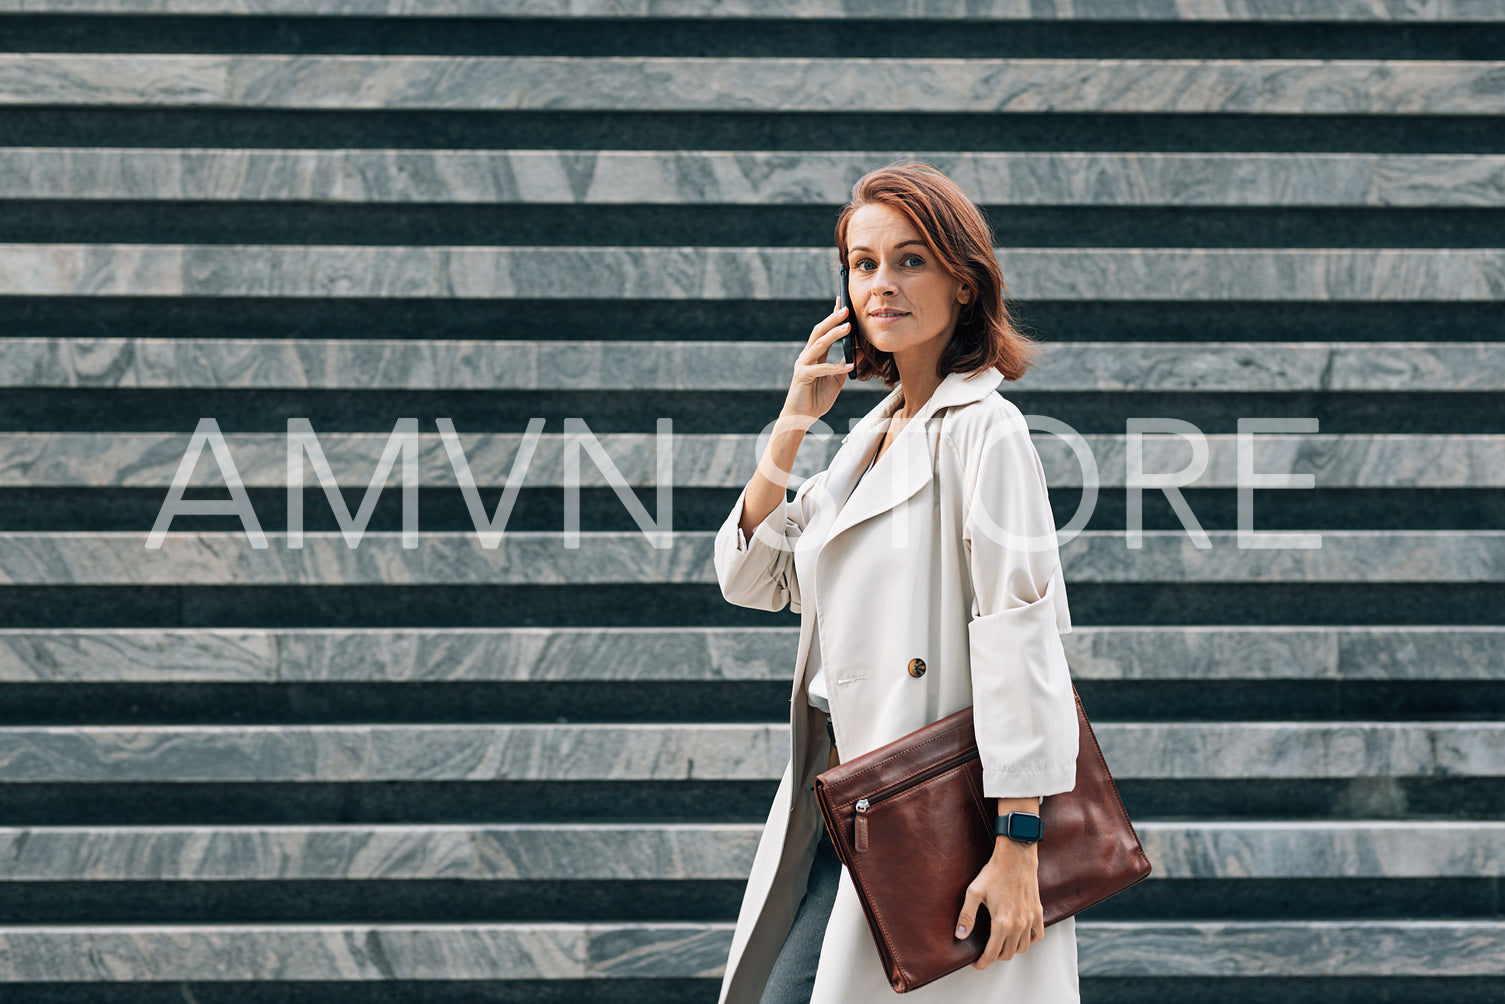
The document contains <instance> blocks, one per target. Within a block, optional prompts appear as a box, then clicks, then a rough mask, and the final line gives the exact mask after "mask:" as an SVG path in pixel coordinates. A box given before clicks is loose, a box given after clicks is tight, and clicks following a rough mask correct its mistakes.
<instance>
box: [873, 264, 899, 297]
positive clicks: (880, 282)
mask: <svg viewBox="0 0 1505 1004" xmlns="http://www.w3.org/2000/svg"><path fill="white" fill-rule="evenodd" d="M873 290H874V292H878V293H893V292H896V291H897V290H898V285H897V283H896V282H895V280H894V273H893V270H892V269H891V268H889V267H888V266H887V265H879V266H878V268H877V270H875V271H874V272H873Z"/></svg>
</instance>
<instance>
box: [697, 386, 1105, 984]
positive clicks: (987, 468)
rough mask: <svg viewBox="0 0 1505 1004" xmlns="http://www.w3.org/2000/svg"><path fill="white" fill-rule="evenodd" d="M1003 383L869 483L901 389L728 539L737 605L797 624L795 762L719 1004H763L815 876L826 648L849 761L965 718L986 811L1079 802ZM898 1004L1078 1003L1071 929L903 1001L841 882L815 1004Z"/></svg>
mask: <svg viewBox="0 0 1505 1004" xmlns="http://www.w3.org/2000/svg"><path fill="white" fill-rule="evenodd" d="M1002 379H1003V377H1002V374H1001V373H999V372H998V371H997V370H996V369H988V370H984V371H979V372H978V373H974V374H970V375H969V374H961V373H952V374H949V375H948V376H946V378H945V379H944V380H942V381H941V383H940V385H939V386H938V387H937V388H936V390H935V393H934V394H933V395H932V396H931V398H930V400H929V401H927V402H926V403H925V405H924V407H922V408H921V409H920V411H919V413H918V414H916V415H915V417H914V418H913V419H911V420H910V421H909V422H908V424H906V425H905V426H904V427H903V428H902V429H901V430H900V432H899V434H898V435H897V436H896V437H895V439H894V441H893V442H892V443H891V444H890V445H889V448H888V450H886V451H885V452H884V454H883V456H882V457H880V458H879V459H878V462H877V464H876V465H875V466H874V467H873V468H872V470H870V471H868V472H867V473H866V474H865V475H863V474H862V472H863V470H864V468H865V467H866V466H867V463H868V461H869V460H870V459H871V458H872V455H873V451H874V450H875V449H876V448H877V445H878V441H879V440H880V439H881V438H882V436H883V433H884V430H885V428H886V423H887V421H888V418H889V416H890V415H892V414H893V412H894V411H895V410H896V408H897V407H898V406H899V404H900V403H901V402H900V398H901V396H902V386H900V387H895V388H894V389H893V391H892V392H891V393H890V394H889V395H888V396H887V397H886V398H884V400H883V401H882V402H880V403H879V404H878V405H877V406H875V407H874V408H873V409H872V410H871V411H869V412H868V413H867V415H865V416H864V417H863V419H862V421H861V422H860V423H859V424H858V425H857V426H856V427H855V428H853V430H852V431H851V432H850V433H849V434H848V435H847V436H846V437H845V438H843V440H842V446H841V448H840V449H839V450H838V451H837V452H836V455H835V456H834V457H833V458H832V460H831V463H830V465H829V466H828V467H827V469H826V470H824V471H821V472H820V473H819V474H816V475H814V476H813V477H811V478H809V479H807V480H806V481H804V482H803V483H802V484H801V485H800V486H799V489H798V491H797V493H796V495H795V498H794V500H793V501H786V502H782V503H781V504H780V505H778V506H777V507H775V509H774V511H773V512H772V513H770V514H769V516H768V518H767V519H766V520H764V522H763V523H761V524H759V526H758V527H757V528H756V529H755V530H754V532H753V535H752V539H751V540H748V539H746V538H745V537H744V535H743V534H742V531H741V529H740V527H739V524H740V522H741V520H742V507H743V503H744V501H745V498H746V490H745V489H744V490H743V493H742V495H741V496H740V497H739V498H738V499H737V503H736V505H735V506H734V508H733V509H732V512H731V514H730V515H729V516H728V517H727V518H726V521H725V522H724V523H723V524H722V526H721V528H720V530H719V531H718V532H717V535H716V545H715V565H716V575H717V578H718V579H719V581H720V583H721V590H722V593H723V594H724V595H725V596H726V598H727V599H728V600H729V601H731V602H732V603H736V604H738V605H740V606H746V607H755V608H758V609H762V610H780V609H782V608H783V607H784V605H785V604H786V603H787V604H789V606H790V609H791V610H792V611H794V612H796V613H799V614H800V640H799V649H798V655H797V657H796V661H795V667H794V682H793V691H792V695H791V698H790V760H789V764H788V766H787V767H786V768H785V770H784V775H783V778H782V780H781V781H780V782H779V788H778V793H777V794H776V795H775V796H774V802H773V806H772V808H771V809H770V810H769V813H768V822H767V824H766V826H765V827H764V830H763V834H762V837H761V839H760V841H759V844H758V849H757V852H756V854H755V855H754V859H753V866H752V872H751V876H750V878H749V879H748V883H747V891H746V893H745V895H744V898H743V901H742V907H741V911H740V912H739V914H738V917H737V925H736V929H735V932H734V934H733V936H732V945H731V951H730V953H729V956H728V959H727V963H726V971H725V975H724V977H723V979H722V985H721V996H720V1002H721V1004H758V999H759V997H760V995H761V994H762V991H763V986H764V984H765V983H766V982H767V979H768V974H769V972H770V971H771V970H772V968H773V962H774V959H775V957H776V956H777V955H778V952H779V948H780V946H781V945H782V944H783V942H784V938H785V935H786V934H787V933H788V931H789V929H790V926H791V925H792V924H793V921H794V914H795V910H796V909H797V908H798V906H799V903H800V899H801V898H802V897H803V896H804V894H805V883H806V879H807V876H808V874H809V871H810V865H811V862H812V861H813V860H814V855H815V845H816V843H817V841H818V839H819V836H820V827H821V821H820V811H819V809H818V808H817V806H816V802H815V795H814V790H813V785H814V781H815V775H816V774H818V773H820V772H822V771H824V770H825V769H826V756H825V750H826V741H825V736H824V730H822V731H821V732H820V733H818V734H814V730H815V728H816V727H817V725H816V723H817V722H818V721H819V719H818V718H817V717H816V715H817V714H818V713H817V712H814V711H813V710H812V709H811V707H810V705H809V704H808V702H807V691H806V684H807V682H808V681H807V680H806V679H805V673H806V668H807V666H808V662H809V654H810V646H811V642H812V638H813V637H814V636H815V634H816V632H818V633H819V643H820V652H821V658H822V662H823V665H824V666H825V673H826V680H827V688H826V689H827V692H828V695H829V698H828V699H829V701H830V704H831V718H832V725H833V727H834V728H835V730H836V745H837V748H838V749H839V750H840V751H841V755H842V757H843V758H844V759H851V758H852V757H854V756H857V755H859V754H861V753H865V752H867V751H869V750H873V749H876V748H877V747H879V746H881V745H883V744H884V743H887V742H891V741H892V740H894V739H898V738H899V737H901V736H903V735H904V734H906V733H908V732H912V731H914V730H915V729H917V728H920V727H921V726H924V725H928V724H929V723H931V722H934V721H936V720H938V719H940V718H943V717H945V716H946V715H949V714H951V713H952V712H955V711H960V710H961V709H962V708H965V707H967V706H968V705H972V707H973V715H974V722H975V727H976V732H977V742H978V749H979V752H980V754H981V759H982V766H983V794H984V795H986V796H987V797H989V798H1008V797H1017V796H1028V795H1051V794H1056V793H1058V792H1064V791H1070V790H1071V789H1072V788H1073V787H1074V786H1075V783H1076V756H1077V718H1076V704H1075V700H1074V698H1073V697H1072V692H1071V677H1070V672H1069V670H1068V668H1067V665H1066V654H1065V651H1064V649H1063V647H1062V644H1061V639H1060V635H1061V634H1063V633H1065V632H1068V631H1070V630H1071V619H1070V615H1069V613H1068V610H1067V606H1066V588H1065V583H1064V581H1063V580H1062V576H1061V567H1060V559H1059V556H1058V553H1057V549H1056V536H1055V522H1054V519H1053V518H1052V516H1051V510H1050V503H1049V498H1048V496H1047V491H1046V484H1045V472H1044V469H1043V467H1042V466H1041V464H1040V459H1039V456H1038V454H1037V453H1036V452H1035V449H1034V445H1033V444H1032V443H1031V442H1030V439H1029V432H1028V429H1027V428H1026V426H1025V423H1024V419H1023V416H1022V415H1021V414H1020V413H1019V409H1018V408H1016V407H1015V406H1014V405H1013V404H1012V403H1010V402H1008V401H1006V400H1005V399H1004V398H1003V397H1001V396H1000V395H998V394H996V393H994V391H995V390H996V389H997V387H998V385H999V383H1000V381H1001V380H1002ZM859 477H860V481H859ZM854 484H855V490H854V488H853V486H854ZM849 495H850V497H848V496H849ZM843 500H844V504H843ZM916 658H918V659H923V660H924V663H925V667H926V670H925V672H924V673H923V674H922V675H921V676H919V677H915V676H913V675H911V673H910V672H909V665H910V661H911V660H912V659H916ZM1044 839H1045V840H1049V839H1050V833H1049V832H1048V831H1047V832H1046V834H1045V837H1044ZM957 906H958V912H960V906H961V904H960V902H958V904H957ZM885 999H892V1000H904V1001H908V1002H912V1004H935V1002H945V1004H981V1002H984V1001H986V1002H989V1004H994V1002H998V1001H1015V1000H1018V1001H1032V1002H1034V1004H1076V1002H1079V1000H1080V998H1079V996H1078V990H1077V949H1076V926H1075V921H1074V919H1073V918H1067V919H1065V920H1062V921H1060V922H1058V923H1056V924H1052V925H1051V926H1049V927H1047V928H1046V929H1045V934H1044V937H1043V938H1042V939H1041V940H1040V941H1037V942H1035V943H1034V944H1032V945H1030V946H1029V948H1028V950H1027V951H1025V952H1023V953H1022V954H1016V955H1015V956H1014V957H1013V958H1011V959H1008V960H1003V959H999V960H998V961H996V962H994V963H993V964H992V965H990V966H989V967H988V968H987V969H985V970H977V969H974V968H972V967H971V966H966V967H964V968H962V969H960V970H958V971H956V972H954V973H951V974H949V975H947V976H944V977H942V978H941V979H939V980H936V981H935V982H933V983H930V984H927V985H926V986H923V987H920V988H919V989H917V990H913V991H910V992H909V993H907V994H903V995H900V994H896V993H895V992H894V991H893V989H892V988H891V987H890V986H889V984H888V980H887V979H886V978H885V976H884V972H883V966H882V963H881V962H880V960H879V956H878V950H877V947H876V945H875V944H874V943H873V937H872V933H871V932H870V930H869V929H868V925H867V920H866V918H865V916H864V915H863V912H862V906H861V904H860V903H859V901H858V899H857V894H856V890H855V887H854V886H853V885H852V881H851V876H850V875H849V874H848V872H847V870H846V869H845V868H843V869H842V875H841V883H840V887H839V890H838V892H837V895H836V903H835V906H834V907H833V909H832V911H831V919H830V922H829V924H828V925H827V928H826V934H825V940H824V941H823V942H822V944H821V958H820V966H819V970H818V972H817V974H816V979H815V990H814V995H813V997H812V999H811V1004H854V1002H856V1004H866V1002H868V1001H876V1000H885Z"/></svg>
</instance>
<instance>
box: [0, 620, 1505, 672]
mask: <svg viewBox="0 0 1505 1004" xmlns="http://www.w3.org/2000/svg"><path fill="white" fill-rule="evenodd" d="M1061 640H1062V642H1063V643H1064V645H1065V648H1066V655H1067V658H1068V660H1069V661H1070V664H1071V673H1072V676H1073V677H1074V678H1076V679H1078V680H1141V681H1156V680H1163V681H1178V680H1202V681H1212V680H1271V681H1275V680H1330V681H1334V682H1339V681H1414V682H1420V681H1436V682H1441V681H1489V680H1505V628H1499V627H1389V626H1387V627H1217V626H1205V627H1204V626H1197V627H1085V626H1077V627H1074V628H1073V629H1072V631H1071V633H1069V634H1067V635H1063V636H1062V639H1061ZM798 644H799V631H798V629H795V628H783V627H777V628H773V627H769V628H599V629H598V628H529V627H524V628H370V629H347V628H293V629H284V630H257V629H250V628H198V629H191V628H185V629H156V628H127V629H115V628H66V629H45V628H43V629H37V628H10V629H0V684H29V683H269V684H270V683H372V684H383V683H475V682H504V683H545V682H556V683H576V682H580V683H584V682H596V681H599V682H619V683H625V682H632V683H642V682H679V681H683V682H695V683H702V682H703V683H713V682H720V681H726V682H736V681H751V682H757V681H767V682H778V681H785V680H788V679H789V674H790V670H791V667H793V665H794V660H795V654H796V651H795V650H796V648H797V647H798Z"/></svg>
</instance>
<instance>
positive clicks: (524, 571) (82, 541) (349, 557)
mask: <svg viewBox="0 0 1505 1004" xmlns="http://www.w3.org/2000/svg"><path fill="white" fill-rule="evenodd" d="M1257 515H1258V510H1257V509H1256V517H1257ZM225 518H226V519H227V520H230V519H233V517H225ZM1256 531H1257V532H1256V536H1255V537H1254V543H1253V544H1252V545H1251V546H1245V547H1240V546H1239V538H1238V534H1237V532H1236V531H1231V530H1228V531H1225V530H1215V531H1210V532H1207V533H1206V535H1205V537H1206V543H1207V544H1208V546H1207V547H1205V548H1202V547H1197V546H1194V542H1193V537H1192V536H1191V535H1190V534H1189V533H1187V532H1185V531H1178V530H1146V531H1144V532H1143V534H1142V540H1141V541H1140V545H1141V546H1139V547H1137V548H1131V547H1129V546H1128V545H1129V543H1130V542H1129V540H1128V536H1127V534H1126V533H1125V532H1124V531H1115V530H1087V531H1083V532H1082V533H1079V534H1077V535H1076V536H1075V537H1068V535H1066V534H1062V535H1061V543H1060V552H1061V561H1062V564H1063V566H1064V568H1065V577H1066V581H1067V582H1068V583H1070V582H1074V581H1076V582H1177V583H1181V582H1269V583H1274V582H1500V581H1505V531H1497V530H1438V531H1422V530H1416V531H1410V530H1407V531H1400V530H1395V531H1392V530H1324V531H1321V533H1320V534H1317V533H1311V534H1308V533H1306V532H1303V533H1301V534H1298V535H1297V536H1298V537H1299V538H1302V539H1304V538H1306V537H1311V538H1312V542H1313V543H1314V544H1315V545H1316V546H1301V542H1300V540H1299V539H1298V540H1291V539H1288V538H1287V537H1286V536H1279V537H1277V536H1272V535H1273V534H1275V533H1276V532H1275V531H1271V530H1258V527H1257V523H1256ZM487 533H488V536H489V537H490V539H491V540H492V541H494V543H495V546H494V547H491V548H488V547H486V546H485V544H484V543H483V542H482V540H481V538H480V535H479V534H478V533H476V532H458V531H444V532H430V533H418V534H416V535H415V536H416V541H417V544H416V546H414V547H411V548H408V547H404V546H403V537H404V535H403V534H402V533H400V532H397V531H380V532H376V531H372V532H367V533H364V534H363V535H361V536H360V537H359V538H358V543H357V544H356V546H354V547H352V546H351V545H350V543H349V542H347V540H346V537H345V535H344V534H342V533H339V532H333V531H331V532H322V531H321V532H318V533H312V532H309V533H304V534H303V535H302V542H301V546H300V547H297V548H293V547H289V546H288V543H289V536H290V535H289V534H288V533H285V532H282V531H278V532H275V533H261V534H260V535H259V537H258V536H257V535H256V534H255V533H253V532H252V531H250V530H244V531H234V532H231V531H217V532H207V531H204V532H201V531H186V530H185V531H169V532H165V533H163V534H162V539H161V542H160V544H161V546H160V547H156V548H152V547H149V546H148V545H149V543H150V537H151V534H149V533H137V532H127V531H100V532H92V531H61V532H51V531H22V532H11V533H3V532H0V584H5V585H84V584H88V585H142V586H148V585H158V586H166V585H352V584H369V585H423V584H436V583H446V584H483V583H495V584H535V585H566V584H579V583H644V584H647V583H701V584H714V583H715V582H716V581H717V579H716V573H715V566H714V562H713V558H714V554H713V551H714V545H715V533H714V532H711V531H705V530H694V531H672V530H661V529H653V528H645V529H644V531H643V532H609V531H593V532H583V533H579V534H578V535H576V538H577V539H576V540H575V541H574V543H575V544H576V545H577V546H568V545H569V544H570V543H571V541H570V538H569V536H568V535H566V534H565V533H563V532H558V533H556V532H548V531H505V530H497V531H487ZM1288 533H1294V531H1291V532H1288ZM352 539H357V538H355V537H354V536H352ZM659 541H663V542H665V543H666V544H667V546H664V547H658V546H655V545H656V543H658V542H659ZM1277 544H1278V545H1280V546H1278V547H1277V546H1274V545H1277Z"/></svg>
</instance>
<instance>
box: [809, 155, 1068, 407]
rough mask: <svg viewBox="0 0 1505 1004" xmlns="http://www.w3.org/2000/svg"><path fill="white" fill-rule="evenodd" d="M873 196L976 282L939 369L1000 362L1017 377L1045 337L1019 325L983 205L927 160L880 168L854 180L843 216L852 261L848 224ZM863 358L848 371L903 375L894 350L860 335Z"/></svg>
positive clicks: (951, 267)
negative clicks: (885, 349)
mask: <svg viewBox="0 0 1505 1004" xmlns="http://www.w3.org/2000/svg"><path fill="white" fill-rule="evenodd" d="M873 203H880V204H882V205H885V206H888V207H890V208H891V209H895V210H898V211H899V212H900V213H903V214H904V216H905V217H907V218H908V219H909V222H910V223H912V224H914V227H915V229H916V230H918V231H919V232H920V235H921V236H922V237H923V238H924V239H925V243H926V244H927V245H929V247H930V252H931V254H933V255H935V257H936V259H937V260H938V261H939V262H940V263H941V267H942V268H944V269H945V270H946V271H947V273H949V274H950V275H951V276H952V277H953V278H955V279H957V280H958V281H960V282H963V283H965V284H966V285H967V286H969V287H971V289H972V291H973V294H974V295H973V296H972V297H971V299H970V300H968V302H967V303H965V304H963V305H962V309H961V315H960V316H959V317H958V318H957V321H956V330H955V331H954V332H952V336H951V342H950V344H948V345H947V346H946V350H945V351H944V352H942V353H941V357H940V360H939V361H938V363H937V365H936V375H937V376H939V377H941V378H942V379H945V377H946V375H947V374H948V373H958V372H959V373H975V372H977V371H979V370H984V369H987V368H989V367H993V368H995V369H997V370H999V371H1000V372H1001V373H1002V374H1003V376H1004V378H1005V379H1007V380H1018V379H1019V378H1020V377H1021V376H1023V375H1024V371H1025V370H1026V369H1028V368H1029V366H1030V364H1031V363H1032V362H1034V360H1035V357H1036V355H1037V353H1038V352H1039V344H1038V343H1037V342H1035V341H1033V340H1032V339H1030V338H1029V337H1028V336H1027V335H1025V334H1024V333H1023V332H1021V331H1020V330H1019V329H1018V328H1017V327H1016V326H1015V320H1014V317H1013V316H1012V314H1011V313H1010V311H1009V307H1008V303H1007V301H1006V299H1005V297H1006V293H1007V288H1006V287H1005V285H1004V282H1003V271H1002V270H1001V269H1000V268H999V267H998V259H997V257H996V256H995V255H994V254H993V231H992V228H991V227H989V226H988V221H987V219H986V218H984V216H983V214H982V210H980V209H978V208H977V206H976V205H975V204H973V202H972V200H971V199H969V198H967V196H966V194H965V193H964V192H962V190H961V189H960V188H959V187H957V184H956V182H954V181H952V180H951V179H950V178H948V177H946V176H945V175H944V174H942V173H941V172H940V171H938V170H936V169H935V168H933V167H931V166H930V165H928V164H922V163H919V162H917V161H900V162H897V163H894V164H890V165H888V166H887V167H880V168H878V169H877V170H876V171H871V172H869V173H868V174H865V175H863V176H862V178H860V179H859V180H858V182H857V184H855V185H853V186H852V201H851V202H849V203H847V205H846V206H844V207H842V210H841V213H840V215H839V216H837V218H836V252H837V255H838V256H839V257H840V259H841V263H842V265H847V264H848V262H847V227H848V224H849V223H850V222H851V219H852V214H853V213H855V212H856V211H857V210H858V209H860V208H862V207H863V206H866V205H871V204H873ZM857 345H858V349H859V350H860V351H858V353H857V364H856V365H855V366H853V367H852V370H851V372H850V373H849V374H847V375H848V376H850V377H852V378H854V379H857V380H868V379H871V378H872V377H875V376H876V377H880V378H881V379H882V380H883V383H884V385H885V386H888V387H892V386H894V384H896V383H898V382H899V367H898V364H897V363H895V362H894V357H893V353H891V352H883V351H880V350H878V349H876V348H874V347H873V345H872V343H871V342H869V341H867V339H866V338H863V337H862V336H861V334H860V333H859V334H858V339H857Z"/></svg>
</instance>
